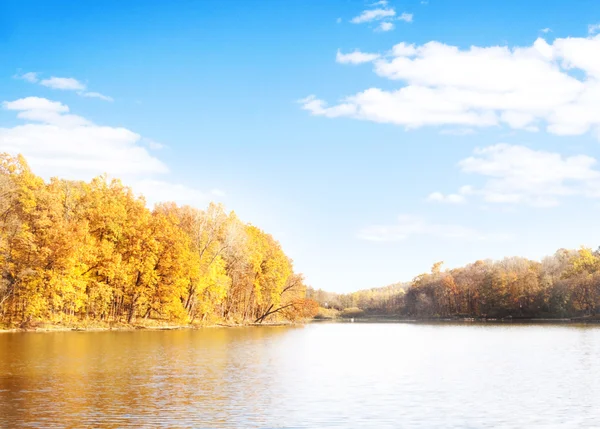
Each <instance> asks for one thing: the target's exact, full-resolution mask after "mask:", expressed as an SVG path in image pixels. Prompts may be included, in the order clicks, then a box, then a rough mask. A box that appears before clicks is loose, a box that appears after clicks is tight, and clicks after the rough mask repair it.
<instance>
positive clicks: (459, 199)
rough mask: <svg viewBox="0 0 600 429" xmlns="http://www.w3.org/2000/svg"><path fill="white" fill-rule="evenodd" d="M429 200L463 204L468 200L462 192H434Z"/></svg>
mask: <svg viewBox="0 0 600 429" xmlns="http://www.w3.org/2000/svg"><path fill="white" fill-rule="evenodd" d="M427 201H432V202H437V203H447V204H462V203H464V202H465V201H466V199H465V197H464V195H461V194H448V195H444V194H442V193H441V192H432V193H431V194H429V196H428V197H427Z"/></svg>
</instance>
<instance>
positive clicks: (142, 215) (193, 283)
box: [0, 154, 317, 326]
mask: <svg viewBox="0 0 600 429" xmlns="http://www.w3.org/2000/svg"><path fill="white" fill-rule="evenodd" d="M0 196H1V197H0V324H4V325H6V326H25V325H27V324H30V323H34V322H36V321H44V322H48V323H65V324H68V323H76V322H78V321H98V322H105V323H109V322H119V323H125V324H132V323H136V321H139V320H141V319H143V320H160V321H166V322H177V323H192V322H198V323H218V322H230V323H262V322H265V321H277V320H286V321H295V320H299V319H305V318H310V317H312V316H313V315H314V314H316V310H317V304H316V302H315V301H313V300H311V299H307V298H306V286H305V285H304V282H303V277H302V275H300V274H298V273H295V272H294V270H293V265H292V261H291V260H290V259H289V258H288V257H287V256H286V255H285V253H284V252H283V250H282V249H281V246H280V245H279V243H278V242H277V241H275V240H274V239H273V237H271V236H270V235H269V234H267V233H265V232H263V231H262V230H260V229H259V228H257V227H255V226H253V225H250V224H245V223H243V222H242V221H240V220H239V219H238V218H237V216H236V215H235V213H233V212H230V213H227V212H226V211H225V210H224V208H223V207H222V206H220V205H216V204H211V205H210V206H209V207H208V208H207V209H206V210H199V209H196V208H193V207H189V206H177V205H176V204H174V203H163V204H157V205H156V206H155V207H154V209H153V210H150V209H148V208H147V206H146V202H145V200H144V199H143V198H142V197H136V196H135V194H134V193H133V191H132V190H131V189H130V188H128V187H126V186H124V185H123V184H122V183H121V182H120V181H119V180H116V179H115V180H110V181H109V180H108V179H107V177H105V176H101V177H96V178H94V179H93V180H91V181H90V182H89V183H88V182H83V181H70V180H62V179H58V178H52V179H51V180H49V181H47V182H46V181H44V180H43V179H42V178H40V177H38V176H36V175H35V174H34V173H33V172H32V171H31V169H30V168H29V166H28V164H27V162H26V161H25V159H24V158H23V157H22V156H17V157H13V156H10V155H8V154H1V155H0Z"/></svg>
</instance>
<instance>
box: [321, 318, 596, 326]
mask: <svg viewBox="0 0 600 429" xmlns="http://www.w3.org/2000/svg"><path fill="white" fill-rule="evenodd" d="M310 323H409V324H440V325H443V324H447V325H450V324H469V323H471V324H499V325H508V324H548V325H597V324H600V318H591V317H590V318H512V319H511V318H504V319H503V318H499V319H496V318H489V319H483V318H469V317H466V318H422V319H409V318H399V317H386V316H379V317H377V316H373V317H354V318H350V317H343V318H342V317H339V318H331V319H326V318H323V319H313V320H311V321H310Z"/></svg>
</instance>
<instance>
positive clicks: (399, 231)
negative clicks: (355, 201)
mask: <svg viewBox="0 0 600 429" xmlns="http://www.w3.org/2000/svg"><path fill="white" fill-rule="evenodd" d="M416 235H417V236H418V235H420V236H423V235H427V236H432V237H436V238H445V239H456V240H470V241H483V240H485V241H503V240H508V239H510V238H511V236H510V235H508V234H485V233H481V232H479V231H477V230H475V229H472V228H467V227H464V226H461V225H452V224H437V223H430V222H428V221H426V220H425V219H422V218H420V217H416V216H410V215H402V216H399V217H398V222H397V223H395V224H392V225H373V226H368V227H366V228H364V229H362V230H361V231H359V233H358V238H360V239H363V240H367V241H375V242H393V241H402V240H406V239H408V238H409V237H411V236H416Z"/></svg>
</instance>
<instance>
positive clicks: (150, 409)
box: [0, 323, 600, 428]
mask: <svg viewBox="0 0 600 429" xmlns="http://www.w3.org/2000/svg"><path fill="white" fill-rule="evenodd" d="M599 422H600V328H595V327H573V326H520V325H519V326H512V325H511V326H481V325H460V326H457V325H407V324H356V323H355V324H318V325H309V326H306V327H297V328H286V327H269V328H267V327H265V328H239V329H238V328H234V329H203V330H183V331H134V332H64V333H14V334H1V335H0V427H3V428H4V427H6V428H19V427H34V428H38V427H46V428H53V427H96V428H122V427H150V428H155V427H174V428H175V427H196V428H200V427H216V428H225V427H227V428H259V427H260V428H271V427H278V428H283V427H287V428H292V427H293V428H325V427H331V428H334V427H337V428H388V427H389V428H397V427H402V428H481V427H490V428H491V427H494V428H525V427H527V428H555V427H569V428H570V427H572V428H582V427H590V428H592V427H594V428H596V427H599V425H600V423H599Z"/></svg>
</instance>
